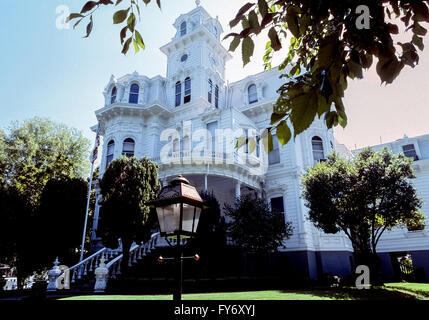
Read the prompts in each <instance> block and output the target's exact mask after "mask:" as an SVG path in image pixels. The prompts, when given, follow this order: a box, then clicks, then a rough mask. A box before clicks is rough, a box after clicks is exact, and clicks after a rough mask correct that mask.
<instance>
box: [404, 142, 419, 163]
mask: <svg viewBox="0 0 429 320" xmlns="http://www.w3.org/2000/svg"><path fill="white" fill-rule="evenodd" d="M402 151H404V154H405V155H406V156H407V157H409V158H413V159H414V161H416V160H419V157H418V156H417V152H416V149H415V148H414V144H407V145H405V146H402Z"/></svg>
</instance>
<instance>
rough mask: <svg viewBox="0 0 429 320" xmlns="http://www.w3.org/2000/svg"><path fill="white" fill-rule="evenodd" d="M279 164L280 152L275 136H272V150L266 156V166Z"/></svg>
mask: <svg viewBox="0 0 429 320" xmlns="http://www.w3.org/2000/svg"><path fill="white" fill-rule="evenodd" d="M276 163H280V150H279V141H278V140H277V136H276V135H275V134H274V135H273V150H271V152H270V153H269V154H268V164H270V165H271V164H276Z"/></svg>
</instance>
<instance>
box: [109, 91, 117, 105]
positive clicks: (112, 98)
mask: <svg viewBox="0 0 429 320" xmlns="http://www.w3.org/2000/svg"><path fill="white" fill-rule="evenodd" d="M117 93H118V89H116V87H113V89H112V94H111V96H110V104H114V103H115V102H116V95H117Z"/></svg>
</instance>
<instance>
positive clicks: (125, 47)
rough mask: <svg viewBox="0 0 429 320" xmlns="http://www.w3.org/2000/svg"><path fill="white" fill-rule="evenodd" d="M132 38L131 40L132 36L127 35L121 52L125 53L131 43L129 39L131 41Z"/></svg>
mask: <svg viewBox="0 0 429 320" xmlns="http://www.w3.org/2000/svg"><path fill="white" fill-rule="evenodd" d="M132 40H133V38H132V37H129V38H128V40H127V41H125V44H124V47H123V48H122V53H123V54H127V52H128V50H129V48H130V44H131V41H132Z"/></svg>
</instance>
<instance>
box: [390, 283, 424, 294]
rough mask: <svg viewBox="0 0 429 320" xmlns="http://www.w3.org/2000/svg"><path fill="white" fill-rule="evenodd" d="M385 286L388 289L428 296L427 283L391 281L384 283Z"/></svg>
mask: <svg viewBox="0 0 429 320" xmlns="http://www.w3.org/2000/svg"><path fill="white" fill-rule="evenodd" d="M385 286H386V287H387V288H390V289H399V290H404V291H411V292H415V293H417V294H420V295H422V296H425V297H429V283H408V282H392V283H386V284H385Z"/></svg>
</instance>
